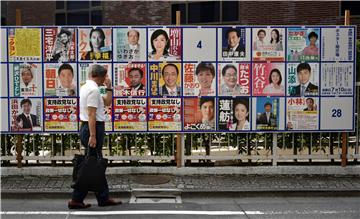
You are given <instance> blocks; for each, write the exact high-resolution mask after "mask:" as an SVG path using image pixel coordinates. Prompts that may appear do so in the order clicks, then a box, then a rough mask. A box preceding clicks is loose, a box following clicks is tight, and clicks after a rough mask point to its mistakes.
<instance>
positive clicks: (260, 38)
mask: <svg viewBox="0 0 360 219" xmlns="http://www.w3.org/2000/svg"><path fill="white" fill-rule="evenodd" d="M257 36H258V38H259V40H260V41H263V40H264V38H265V36H266V32H265V30H263V29H261V30H259V31H258V32H257Z"/></svg>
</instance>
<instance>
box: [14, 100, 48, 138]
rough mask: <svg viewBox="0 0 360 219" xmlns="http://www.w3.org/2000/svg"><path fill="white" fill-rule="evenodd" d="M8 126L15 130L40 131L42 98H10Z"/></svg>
mask: <svg viewBox="0 0 360 219" xmlns="http://www.w3.org/2000/svg"><path fill="white" fill-rule="evenodd" d="M10 118H11V119H10V122H11V124H10V127H11V131H12V132H16V131H26V132H31V131H42V99H40V98H11V99H10Z"/></svg>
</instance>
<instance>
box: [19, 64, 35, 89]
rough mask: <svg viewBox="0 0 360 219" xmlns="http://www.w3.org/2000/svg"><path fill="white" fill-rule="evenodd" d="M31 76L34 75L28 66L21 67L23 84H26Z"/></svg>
mask: <svg viewBox="0 0 360 219" xmlns="http://www.w3.org/2000/svg"><path fill="white" fill-rule="evenodd" d="M33 78H34V75H33V72H32V69H31V67H30V66H26V67H24V68H22V69H21V79H22V81H23V82H24V84H25V85H28V84H29V83H30V82H31V81H32V79H33Z"/></svg>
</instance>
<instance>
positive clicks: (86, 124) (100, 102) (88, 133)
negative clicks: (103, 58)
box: [68, 65, 121, 209]
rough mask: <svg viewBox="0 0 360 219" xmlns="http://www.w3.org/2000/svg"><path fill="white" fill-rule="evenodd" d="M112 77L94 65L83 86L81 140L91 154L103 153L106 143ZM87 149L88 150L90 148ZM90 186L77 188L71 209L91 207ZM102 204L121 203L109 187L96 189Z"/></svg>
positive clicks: (81, 91) (70, 202)
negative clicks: (111, 196) (102, 88)
mask: <svg viewBox="0 0 360 219" xmlns="http://www.w3.org/2000/svg"><path fill="white" fill-rule="evenodd" d="M101 85H105V86H106V91H107V93H106V96H105V97H102V96H101V94H100V90H99V86H101ZM112 91H113V89H112V88H111V80H110V79H109V77H108V75H107V70H106V68H104V67H103V66H101V65H93V66H92V67H91V68H90V71H89V80H87V81H86V83H85V84H84V85H83V86H82V87H81V89H80V120H81V128H80V140H81V144H82V145H84V146H85V147H90V148H89V153H90V156H96V155H97V154H98V155H99V156H102V146H103V141H104V134H105V122H104V121H105V110H104V106H110V105H111V102H112ZM86 153H87V152H86ZM87 193H88V191H87V190H81V189H74V191H73V193H72V199H71V200H70V201H69V203H68V207H69V208H70V209H80V208H88V207H90V206H91V205H90V204H84V202H83V201H84V199H85V197H86V195H87ZM95 195H96V199H97V201H98V205H99V206H101V207H103V206H110V205H118V204H121V202H120V201H114V200H112V199H109V188H108V185H107V183H106V187H105V189H104V190H103V191H100V192H96V193H95Z"/></svg>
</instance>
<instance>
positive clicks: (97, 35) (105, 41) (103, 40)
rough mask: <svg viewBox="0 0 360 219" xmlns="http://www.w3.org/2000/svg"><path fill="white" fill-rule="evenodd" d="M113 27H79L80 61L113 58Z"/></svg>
mask: <svg viewBox="0 0 360 219" xmlns="http://www.w3.org/2000/svg"><path fill="white" fill-rule="evenodd" d="M111 37H112V35H111V28H100V27H96V28H79V29H78V40H79V46H78V50H79V55H78V56H79V61H88V60H96V61H103V60H111V59H112V39H111Z"/></svg>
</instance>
